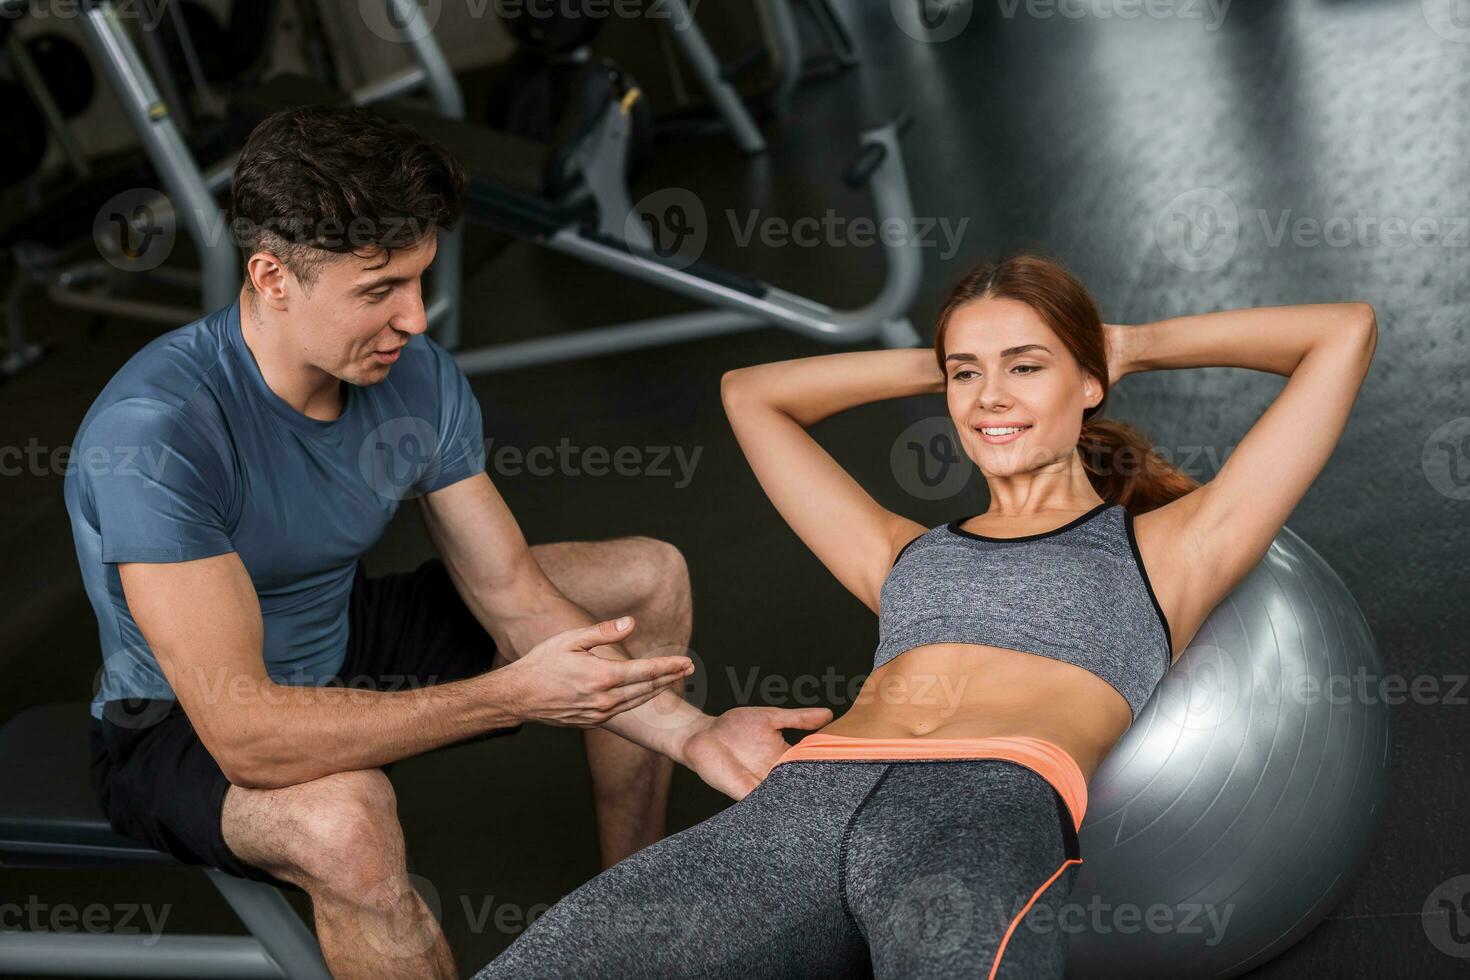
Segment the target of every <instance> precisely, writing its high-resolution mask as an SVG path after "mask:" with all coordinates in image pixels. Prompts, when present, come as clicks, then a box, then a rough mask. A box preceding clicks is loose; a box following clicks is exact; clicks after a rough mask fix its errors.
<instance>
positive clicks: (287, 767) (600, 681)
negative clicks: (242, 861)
mask: <svg viewBox="0 0 1470 980" xmlns="http://www.w3.org/2000/svg"><path fill="white" fill-rule="evenodd" d="M118 574H119V576H120V578H121V580H122V585H123V592H124V594H125V595H126V597H127V601H128V607H129V609H130V611H131V612H132V614H133V618H134V620H135V621H136V622H137V624H138V627H139V629H141V630H142V632H143V636H144V638H145V639H146V640H147V641H148V644H149V646H150V648H151V649H152V650H153V652H154V654H155V656H156V657H157V658H158V662H159V666H160V667H161V668H162V670H163V673H164V677H165V679H167V680H168V682H169V685H170V686H171V687H172V688H173V690H174V693H175V694H176V695H177V696H178V699H179V702H180V704H181V705H182V706H183V709H184V711H185V713H186V714H187V715H188V716H189V720H190V722H191V723H192V724H193V725H194V728H195V730H196V731H197V732H198V733H199V738H200V740H201V741H202V742H203V743H204V746H205V748H206V749H208V750H209V752H210V754H211V755H212V756H214V759H215V761H216V762H218V763H219V766H220V769H221V770H222V771H223V772H224V774H225V776H226V777H227V778H228V779H229V780H230V782H232V783H234V784H235V785H237V786H244V787H247V788H252V789H275V788H279V787H282V786H290V785H293V784H296V783H301V782H306V781H308V780H311V779H316V778H319V777H321V776H325V775H328V774H331V773H335V772H345V771H350V770H355V769H369V768H373V767H375V766H380V765H383V764H384V763H387V762H392V761H394V760H397V759H402V758H406V757H408V756H412V755H417V754H419V753H422V752H426V751H428V750H429V749H433V748H437V747H438V746H441V745H448V744H452V743H454V742H457V741H460V740H462V739H465V738H469V737H472V736H474V735H477V734H479V733H481V732H485V731H489V730H491V729H495V728H507V727H510V726H512V725H515V724H518V723H519V722H521V721H523V720H531V719H543V718H548V717H549V718H558V719H564V723H570V724H597V723H600V722H601V721H603V720H605V719H606V718H607V717H609V716H610V715H611V714H612V713H615V712H617V711H624V710H627V708H628V707H629V706H630V705H637V704H641V703H643V702H644V701H646V700H647V699H648V698H650V697H652V696H653V695H654V694H655V693H657V692H658V691H660V690H662V689H663V688H664V687H667V686H668V685H669V684H670V683H675V682H681V681H682V677H683V672H682V671H681V672H679V673H678V674H673V675H669V676H661V675H660V671H661V670H663V671H664V672H665V673H667V668H668V667H669V666H670V665H669V664H668V663H667V660H668V659H669V658H660V660H659V661H657V662H655V661H645V662H639V663H635V664H627V665H614V664H603V663H602V662H599V661H596V660H594V659H593V658H590V657H585V656H582V657H580V658H579V657H577V656H574V655H573V654H574V653H575V652H576V651H579V650H586V649H590V648H593V647H596V646H599V645H600V644H602V643H604V642H606V641H607V640H610V639H615V638H617V637H619V636H623V635H626V632H627V631H626V629H624V630H618V629H616V628H614V626H613V625H612V624H610V623H604V624H598V625H596V626H594V627H592V628H591V629H588V630H585V631H583V632H582V633H580V634H570V635H567V634H563V635H559V636H556V637H553V638H552V639H551V640H549V641H548V642H547V643H545V644H542V646H541V647H539V648H538V649H537V650H536V651H535V653H536V656H535V657H532V658H529V659H530V660H537V661H547V662H549V663H554V664H560V665H562V668H561V669H554V670H543V671H539V672H537V673H539V674H540V675H541V676H539V677H536V678H534V682H533V677H532V672H531V671H524V670H521V671H516V670H510V669H508V668H507V669H502V670H496V671H491V672H490V673H487V674H482V675H480V676H478V677H473V678H470V679H468V680H463V681H454V682H451V683H448V684H440V685H435V686H430V687H423V688H417V689H413V690H407V691H365V690H358V689H352V688H321V687H301V686H292V685H281V684H276V683H275V682H274V681H272V680H271V679H270V677H269V676H268V675H267V673H266V670H265V663H264V658H263V656H262V636H263V631H262V626H261V616H260V603H259V600H258V598H257V596H256V594H255V588H254V585H253V584H252V582H251V580H250V575H249V573H248V572H247V571H246V570H245V566H244V565H243V564H242V563H241V561H240V558H239V555H237V554H235V553H234V552H231V553H228V554H223V555H218V556H215V557H212V558H201V559H197V560H194V561H183V562H170V563H136V562H135V563H120V564H119V565H118ZM568 651H572V653H569V652H568ZM584 661H591V662H590V663H589V664H586V665H585V666H586V668H587V669H583V667H584V663H583V662H584ZM602 666H605V667H606V668H607V670H605V671H603V670H599V669H598V668H599V667H602ZM617 668H622V669H621V670H618V669H617ZM548 675H550V677H549V678H548ZM548 680H550V681H551V682H550V683H549V682H548Z"/></svg>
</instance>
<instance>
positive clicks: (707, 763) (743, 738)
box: [683, 708, 832, 800]
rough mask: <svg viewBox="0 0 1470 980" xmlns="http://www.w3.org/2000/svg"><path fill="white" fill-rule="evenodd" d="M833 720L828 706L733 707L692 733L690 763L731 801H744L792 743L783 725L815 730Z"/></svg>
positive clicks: (686, 749)
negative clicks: (785, 733)
mask: <svg viewBox="0 0 1470 980" xmlns="http://www.w3.org/2000/svg"><path fill="white" fill-rule="evenodd" d="M831 720H832V712H831V710H830V709H827V708H731V709H730V710H729V711H727V712H725V713H724V714H722V715H720V716H719V717H718V718H712V719H710V722H709V724H708V725H706V726H704V727H703V728H702V729H700V730H699V731H698V732H696V733H694V734H693V735H690V736H689V739H688V741H687V742H685V744H684V752H683V756H684V762H685V764H687V765H688V766H689V768H690V769H693V770H694V771H695V772H697V773H698V774H699V778H701V779H703V780H704V781H705V782H706V783H709V784H710V785H711V786H713V787H714V788H715V789H717V790H719V791H720V792H721V793H724V794H725V795H726V796H729V797H730V798H731V799H736V800H739V799H743V798H744V797H745V795H746V794H747V793H749V792H750V791H751V790H753V789H755V788H756V787H757V786H759V785H760V784H761V781H762V780H763V779H765V778H766V773H768V772H770V771H771V767H772V766H774V765H775V764H776V760H777V759H779V758H780V757H781V756H782V755H783V754H784V753H785V752H786V750H787V749H789V748H790V747H791V746H790V745H788V744H787V742H786V739H784V738H782V737H781V729H783V728H801V729H806V730H811V729H814V728H821V727H822V726H823V725H826V724H827V723H828V722H830V721H831Z"/></svg>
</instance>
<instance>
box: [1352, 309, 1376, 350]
mask: <svg viewBox="0 0 1470 980" xmlns="http://www.w3.org/2000/svg"><path fill="white" fill-rule="evenodd" d="M1352 307H1353V319H1354V321H1355V322H1357V323H1358V324H1359V329H1361V330H1362V331H1363V346H1364V349H1365V350H1366V351H1367V355H1368V357H1369V358H1370V359H1371V358H1372V357H1373V351H1374V350H1375V349H1376V348H1377V347H1378V314H1377V312H1375V311H1374V309H1373V304H1371V303H1363V302H1357V303H1353V304H1352Z"/></svg>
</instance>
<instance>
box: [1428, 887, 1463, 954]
mask: <svg viewBox="0 0 1470 980" xmlns="http://www.w3.org/2000/svg"><path fill="white" fill-rule="evenodd" d="M1423 912H1424V914H1423V916H1422V917H1421V919H1420V921H1421V922H1422V923H1423V924H1424V934H1425V935H1426V936H1428V937H1429V941H1430V942H1431V943H1433V944H1434V948H1435V949H1437V950H1439V951H1440V952H1441V953H1444V954H1445V955H1446V956H1453V957H1456V958H1457V959H1466V958H1470V875H1456V876H1455V877H1453V878H1451V879H1449V880H1448V881H1444V882H1441V883H1440V884H1439V887H1437V888H1435V889H1434V891H1432V892H1430V893H1429V897H1428V898H1426V899H1425V900H1424V909H1423Z"/></svg>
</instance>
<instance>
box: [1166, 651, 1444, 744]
mask: <svg viewBox="0 0 1470 980" xmlns="http://www.w3.org/2000/svg"><path fill="white" fill-rule="evenodd" d="M1154 701H1155V702H1156V703H1157V705H1158V711H1159V713H1160V714H1162V715H1163V716H1164V717H1165V718H1167V719H1169V721H1170V722H1171V723H1173V724H1174V725H1176V726H1178V727H1179V728H1181V729H1184V730H1188V731H1209V730H1213V729H1215V728H1218V727H1220V726H1221V725H1222V724H1224V723H1225V722H1226V720H1228V719H1229V718H1230V717H1231V716H1233V715H1234V714H1235V713H1236V712H1238V711H1241V710H1249V711H1252V712H1257V711H1275V710H1278V709H1279V708H1280V707H1281V706H1282V705H1291V706H1295V707H1310V706H1313V705H1322V704H1325V705H1331V706H1334V707H1345V706H1349V705H1368V706H1372V705H1380V704H1382V705H1390V706H1397V705H1404V704H1412V705H1415V706H1418V707H1461V708H1462V707H1466V706H1470V675H1467V674H1414V675H1411V676H1410V675H1404V674H1379V673H1376V672H1372V671H1370V670H1368V668H1366V667H1357V668H1355V669H1353V670H1350V671H1332V672H1329V673H1315V672H1309V671H1306V670H1302V669H1299V668H1293V669H1291V670H1289V671H1283V670H1282V665H1280V664H1278V663H1276V662H1275V661H1274V660H1273V661H1272V662H1271V663H1270V664H1269V665H1264V664H1255V663H1253V662H1252V661H1250V660H1249V659H1248V658H1246V657H1245V656H1243V655H1239V654H1236V653H1231V652H1230V651H1229V650H1227V649H1225V648H1223V647H1218V646H1212V645H1209V644H1191V645H1190V648H1189V651H1188V655H1187V656H1181V657H1180V659H1179V661H1178V663H1176V664H1175V665H1174V667H1173V668H1171V669H1170V671H1169V672H1168V673H1167V674H1165V675H1164V679H1163V681H1162V683H1161V684H1160V685H1159V689H1158V691H1156V692H1155V694H1154Z"/></svg>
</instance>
